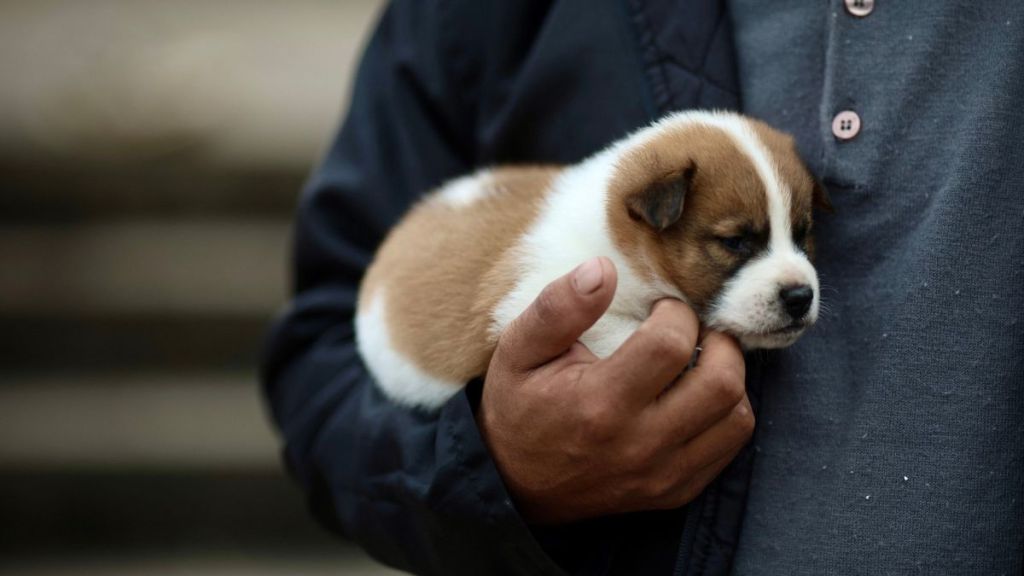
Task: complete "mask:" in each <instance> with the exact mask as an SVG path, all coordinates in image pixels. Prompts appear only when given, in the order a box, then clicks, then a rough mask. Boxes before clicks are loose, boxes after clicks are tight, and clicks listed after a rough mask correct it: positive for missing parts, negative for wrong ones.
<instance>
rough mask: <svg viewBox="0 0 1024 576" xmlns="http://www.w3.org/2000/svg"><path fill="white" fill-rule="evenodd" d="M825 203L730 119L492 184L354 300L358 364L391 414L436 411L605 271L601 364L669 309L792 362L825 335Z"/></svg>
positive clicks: (767, 142)
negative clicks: (796, 351) (585, 277)
mask: <svg viewBox="0 0 1024 576" xmlns="http://www.w3.org/2000/svg"><path fill="white" fill-rule="evenodd" d="M827 202H828V201H827V199H826V197H825V196H824V192H823V191H822V190H821V188H820V187H819V186H817V185H816V183H815V181H814V179H813V178H812V176H811V175H810V173H809V172H808V171H807V169H806V168H805V166H804V165H803V163H802V162H801V161H800V159H799V158H798V156H797V152H796V148H795V146H794V143H793V140H792V138H790V137H789V136H787V135H784V134H782V133H780V132H777V131H775V130H773V129H771V128H770V127H768V126H767V125H765V124H763V123H761V122H758V121H755V120H751V119H747V118H744V117H742V116H739V115H735V114H729V113H712V112H683V113H677V114H673V115H670V116H667V117H665V118H664V119H662V120H660V121H658V122H656V123H654V124H653V125H651V126H650V127H647V128H645V129H642V130H640V131H638V132H636V133H634V134H632V135H630V136H628V137H627V138H625V139H623V140H621V141H619V142H616V143H614V144H612V145H611V146H609V147H608V148H607V149H605V150H604V151H602V152H599V153H598V154H596V155H594V156H592V157H590V158H589V159H587V160H585V161H584V162H582V163H580V164H577V165H574V166H569V167H554V166H551V167H514V168H495V169H491V170H484V171H482V172H479V173H476V174H474V175H471V176H467V177H464V178H460V179H458V180H455V181H453V182H450V183H449V184H447V185H445V186H444V187H442V188H441V189H440V190H438V191H436V192H434V193H432V194H430V195H428V196H426V197H425V198H424V199H423V200H422V201H421V202H420V203H418V204H417V205H416V206H415V207H414V208H413V209H412V210H411V211H410V212H409V214H408V215H406V216H405V218H404V219H403V220H402V221H401V222H400V223H399V224H398V226H397V227H396V228H395V229H394V230H392V231H391V233H390V235H389V236H388V238H387V239H386V240H385V242H384V243H383V245H382V246H381V247H380V250H379V252H378V253H377V255H376V258H375V260H374V262H373V263H372V265H371V266H370V268H369V270H368V271H367V274H366V276H365V278H364V280H363V283H362V287H361V290H360V294H359V305H358V312H357V317H356V336H357V340H358V346H359V351H360V354H361V355H362V357H363V359H364V361H365V362H366V365H367V366H368V368H369V370H370V372H371V373H372V374H373V376H374V377H375V378H376V380H377V382H378V383H379V385H380V387H381V388H382V389H383V391H384V393H385V394H386V395H387V396H388V397H390V398H391V399H393V400H394V401H396V402H399V403H401V404H405V405H409V406H415V407H420V408H425V409H433V408H437V407H439V406H440V405H441V404H443V403H444V401H445V400H447V399H448V398H449V397H450V396H451V395H452V394H454V393H455V392H456V391H458V390H459V388H460V387H461V386H463V385H464V384H465V383H466V382H467V381H469V380H470V379H472V378H474V377H477V376H482V375H484V373H485V372H486V370H487V366H488V363H489V361H490V358H491V354H492V352H493V351H494V348H495V345H496V343H497V340H498V335H499V334H500V333H501V331H502V330H503V329H504V328H505V327H506V326H507V325H508V324H509V322H511V321H512V319H514V318H515V317H516V316H518V315H519V314H520V313H521V312H522V311H523V310H525V309H526V307H527V306H528V305H529V304H530V303H531V302H532V301H533V299H534V298H535V297H536V296H537V295H538V294H539V293H540V291H541V289H542V288H544V286H545V285H547V284H548V283H549V282H551V281H552V280H554V279H555V278H557V277H559V276H561V275H562V274H565V273H566V272H568V271H569V270H571V269H572V268H573V267H574V266H576V265H577V264H579V263H580V262H583V261H585V260H587V259H589V258H592V257H595V256H607V257H608V258H610V259H611V260H612V261H613V262H614V263H615V266H616V268H617V269H618V277H619V280H618V289H617V291H616V293H615V297H614V299H613V301H612V304H611V306H610V307H609V309H608V311H607V312H606V313H605V314H604V316H603V317H602V318H601V319H600V320H599V321H598V322H597V323H596V324H595V325H594V326H593V327H592V328H591V329H590V330H588V331H587V332H586V333H585V334H583V336H582V337H581V338H580V341H581V342H582V343H583V344H584V345H586V346H587V347H588V348H589V349H590V350H591V351H592V352H593V353H594V354H596V355H597V356H599V357H607V356H608V355H610V354H611V353H612V352H614V351H615V349H616V348H618V346H619V345H620V344H621V343H622V342H624V341H625V340H626V338H628V337H629V336H630V334H632V332H633V331H634V330H636V328H637V327H638V326H639V325H640V324H641V323H642V322H643V321H644V320H645V319H646V318H647V316H648V314H649V313H650V310H651V307H652V305H653V304H654V302H655V301H656V300H658V299H660V298H665V297H671V298H678V299H680V300H682V301H684V302H687V303H688V304H689V305H690V306H692V307H693V308H694V310H696V311H697V313H698V315H699V316H700V318H701V321H702V322H703V323H704V324H706V325H707V326H709V327H711V328H713V329H717V330H722V331H725V332H728V333H730V334H732V335H734V336H735V337H736V338H738V339H739V341H740V343H741V344H742V345H743V346H744V347H745V348H747V349H752V348H780V347H784V346H789V345H790V344H792V343H793V342H795V341H796V340H797V338H799V337H800V335H801V334H803V332H804V331H805V330H806V329H807V328H808V327H809V326H811V325H812V324H813V323H814V322H815V320H817V317H818V308H819V301H820V297H819V288H818V277H817V273H816V272H815V269H814V267H813V266H812V265H811V262H810V257H811V255H812V253H813V241H812V238H811V225H812V218H811V213H812V206H813V205H814V204H815V203H818V204H822V205H827Z"/></svg>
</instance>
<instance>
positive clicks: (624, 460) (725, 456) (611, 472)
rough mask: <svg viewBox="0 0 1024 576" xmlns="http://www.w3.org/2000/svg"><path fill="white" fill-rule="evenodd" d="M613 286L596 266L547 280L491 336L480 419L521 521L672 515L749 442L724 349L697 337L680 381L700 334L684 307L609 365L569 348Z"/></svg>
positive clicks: (734, 355) (668, 312) (732, 351)
mask: <svg viewBox="0 0 1024 576" xmlns="http://www.w3.org/2000/svg"><path fill="white" fill-rule="evenodd" d="M616 278H617V276H616V271H615V266H614V265H613V264H612V262H611V261H610V260H608V259H606V258H600V259H594V260H591V261H588V262H586V263H584V264H583V265H581V266H580V267H578V268H577V269H576V270H574V271H573V272H570V273H569V274H567V275H565V276H563V277H561V278H559V279H558V280H555V281H554V282H552V283H551V284H550V285H548V286H547V287H546V288H545V289H544V291H543V292H542V293H541V294H540V296H538V297H537V299H536V300H535V301H534V302H533V304H531V305H530V307H529V308H528V309H527V310H526V311H525V312H523V313H522V314H521V315H520V316H519V317H518V318H516V319H515V320H514V321H513V322H512V323H511V324H510V325H509V326H508V328H507V329H506V330H505V331H504V332H503V333H502V335H501V337H500V339H499V341H498V346H497V349H496V350H495V352H494V355H493V357H492V359H491V364H490V368H489V369H488V371H487V377H486V380H485V383H484V388H483V397H482V400H481V404H480V409H479V412H478V415H477V420H478V423H479V426H480V429H481V432H482V433H483V436H484V439H485V441H486V443H487V445H488V447H489V448H490V451H491V454H492V456H493V458H494V461H495V462H496V463H497V466H498V469H499V471H500V472H501V475H502V477H503V478H504V480H505V483H506V485H507V486H508V489H509V491H510V492H511V494H512V496H513V499H514V500H515V502H516V505H517V506H518V508H519V510H520V512H521V513H522V514H523V515H524V517H525V518H526V519H527V520H529V521H531V522H535V523H559V522H569V521H573V520H579V519H583V518H589V517H595V516H603V515H608V514H615V513H622V512H631V511H638V510H651V509H664V508H675V507H678V506H681V505H683V504H685V503H687V502H689V501H690V500H692V499H693V498H695V497H696V496H697V495H698V494H700V492H701V490H703V489H704V487H705V486H706V485H707V484H709V483H710V482H711V481H712V480H713V479H714V478H715V477H716V476H717V475H718V473H719V472H720V471H721V470H722V469H723V468H724V467H725V466H726V465H727V464H728V463H729V462H730V461H731V460H732V459H733V457H735V455H736V453H737V452H739V450H740V448H742V447H743V445H744V444H746V442H747V441H748V440H749V438H750V435H751V434H752V433H753V429H754V416H753V413H752V411H751V407H750V402H749V400H748V398H747V395H746V389H745V386H744V378H745V364H744V360H743V355H742V353H741V351H740V348H739V345H738V344H737V343H736V341H735V340H733V339H732V338H731V337H729V336H726V335H724V334H721V333H717V332H711V333H709V334H707V335H706V336H705V337H704V339H703V341H702V342H701V346H702V348H703V352H702V353H701V355H700V359H699V361H698V362H697V364H696V366H694V367H693V368H691V369H690V370H687V371H686V373H685V374H683V376H682V377H678V376H679V374H680V373H681V372H683V370H684V369H685V368H686V366H687V364H688V362H689V360H690V358H691V356H692V355H693V351H694V347H695V345H696V343H697V338H698V334H699V322H698V319H697V316H696V314H695V313H694V312H693V310H692V309H690V307H689V306H687V305H686V304H684V303H682V302H680V301H678V300H668V299H666V300H661V301H659V302H657V303H656V304H655V305H654V308H653V310H652V312H651V316H650V318H648V319H647V320H646V321H645V322H644V323H643V324H642V325H641V326H640V328H639V329H638V330H637V331H636V333H634V334H633V335H632V336H631V337H630V338H629V339H628V340H627V341H626V342H625V343H624V344H623V345H622V346H621V347H620V348H619V349H618V350H617V351H616V352H615V353H614V354H613V355H612V356H610V357H608V358H606V359H599V358H597V357H596V356H594V354H592V353H591V352H590V351H589V350H587V348H586V347H585V346H584V345H583V344H580V343H579V342H577V339H578V338H579V337H580V335H581V334H583V333H584V332H585V331H586V330H587V329H588V328H590V326H592V325H593V324H594V322H596V321H597V320H598V318H600V317H601V315H602V314H603V313H604V311H605V310H606V309H607V308H608V306H609V304H610V303H611V301H612V296H613V295H614V293H615V286H616ZM677 377H678V379H677ZM673 381H675V384H674V385H673V386H671V387H669V384H671V383H672V382H673Z"/></svg>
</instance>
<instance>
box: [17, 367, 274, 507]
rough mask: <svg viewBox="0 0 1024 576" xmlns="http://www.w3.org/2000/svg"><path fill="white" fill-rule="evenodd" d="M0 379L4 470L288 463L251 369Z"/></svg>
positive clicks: (242, 467) (248, 467)
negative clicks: (218, 372)
mask: <svg viewBox="0 0 1024 576" xmlns="http://www.w3.org/2000/svg"><path fill="white" fill-rule="evenodd" d="M0 381H2V382H3V385H2V386H0V470H3V469H14V470H38V471H44V472H45V471H61V470H65V469H67V468H69V467H70V468H87V469H96V470H104V469H113V470H120V469H125V468H128V469H132V470H180V471H185V470H236V469H237V470H264V471H276V470H278V469H279V468H280V466H281V464H280V459H279V450H278V444H279V442H278V440H277V438H276V436H275V433H274V432H273V431H272V429H271V426H270V424H269V422H268V419H267V417H266V413H265V411H264V407H263V405H262V402H261V399H260V394H259V389H258V386H257V384H256V378H255V376H254V375H253V374H251V373H225V374H216V373H141V374H124V373H114V374H95V373H84V374H75V375H70V374H66V375H62V376H33V375H22V376H17V375H10V374H7V375H0ZM0 493H2V491H0Z"/></svg>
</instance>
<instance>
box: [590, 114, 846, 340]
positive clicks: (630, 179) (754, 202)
mask: <svg viewBox="0 0 1024 576" xmlns="http://www.w3.org/2000/svg"><path fill="white" fill-rule="evenodd" d="M815 204H818V205H822V206H825V207H827V206H828V200H827V198H826V196H825V194H824V191H823V190H822V189H821V187H820V186H818V185H817V184H816V182H815V181H814V179H813V177H812V176H811V175H810V173H809V172H808V170H807V169H806V167H805V166H804V164H803V163H802V162H801V161H800V159H799V157H798V155H797V151H796V147H795V145H794V142H793V140H792V138H790V137H789V136H787V135H785V134H782V133H780V132H778V131H775V130H773V129H771V128H769V127H768V126H767V125H765V124H763V123H760V122H756V121H753V120H749V119H746V118H743V117H741V116H738V115H733V114H721V113H717V114H708V113H684V114H678V115H675V116H670V117H668V118H666V119H665V120H662V121H661V122H659V123H657V124H655V125H654V126H652V127H651V128H648V129H646V130H644V131H641V132H639V133H637V134H636V135H634V136H633V137H632V138H630V139H629V140H627V141H626V143H625V145H624V146H623V147H622V148H621V149H620V152H619V154H617V160H616V166H615V169H614V172H613V176H612V179H611V181H610V183H609V202H608V206H607V209H608V220H609V224H610V228H611V233H612V237H613V239H614V241H615V242H616V244H617V245H618V246H619V248H620V249H621V250H622V251H623V253H624V254H626V255H627V257H628V258H629V259H630V260H631V261H632V262H633V263H634V264H635V266H636V269H637V271H638V272H639V273H640V274H653V275H654V276H655V277H654V278H651V280H653V281H655V282H666V283H668V284H669V285H670V286H671V287H674V288H675V289H677V290H678V291H679V292H681V293H682V294H683V296H684V297H685V298H686V299H687V301H688V302H689V303H690V304H691V305H692V306H693V307H694V308H695V309H696V311H697V313H698V314H699V315H700V317H701V319H702V321H703V322H704V323H705V324H707V325H708V326H710V327H711V328H714V329H718V330H723V331H725V332H729V333H731V334H733V335H734V336H736V337H737V338H738V339H739V340H740V343H741V344H742V345H743V346H744V347H745V348H780V347H784V346H789V345H790V344H792V343H793V342H795V341H796V340H797V338H799V337H800V335H801V334H802V333H803V332H804V331H805V330H806V329H807V328H808V327H810V326H811V325H812V324H814V322H815V321H816V320H817V318H818V309H819V305H820V291H819V285H818V275H817V273H816V272H815V269H814V266H812V265H811V262H810V260H811V258H812V256H813V253H814V240H813V236H812V224H813V219H812V210H813V207H814V205H815Z"/></svg>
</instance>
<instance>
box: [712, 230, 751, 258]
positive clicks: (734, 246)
mask: <svg viewBox="0 0 1024 576" xmlns="http://www.w3.org/2000/svg"><path fill="white" fill-rule="evenodd" d="M718 242H719V243H720V244H721V245H722V246H724V247H725V249H726V250H728V251H729V252H732V253H734V254H741V255H742V254H750V253H751V252H752V251H753V248H754V246H753V238H752V237H751V235H750V234H738V235H736V236H721V237H719V238H718Z"/></svg>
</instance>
